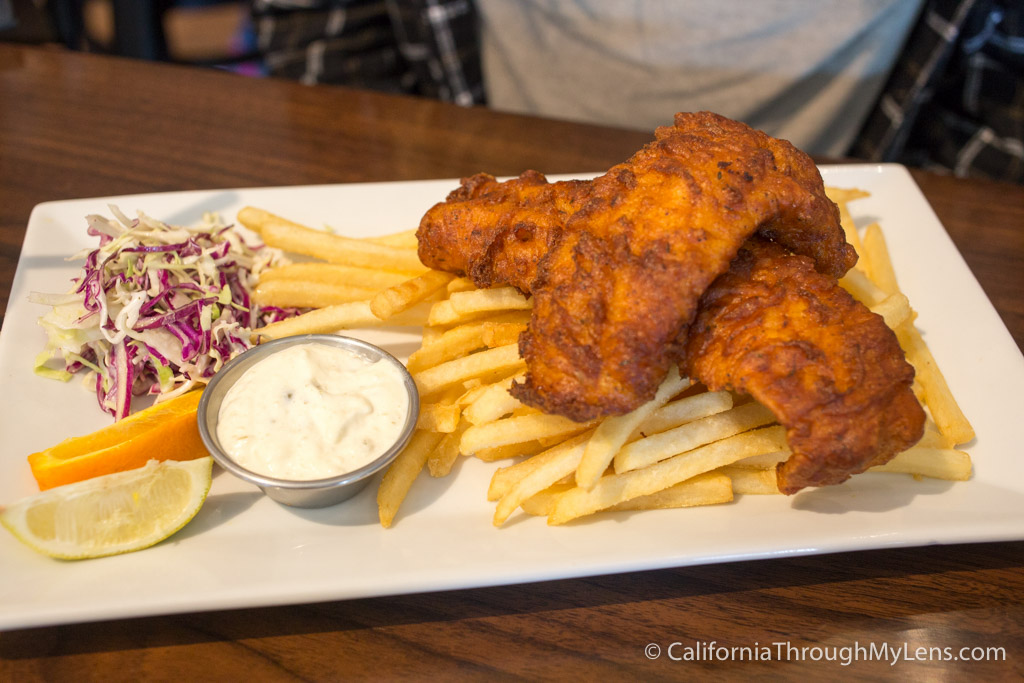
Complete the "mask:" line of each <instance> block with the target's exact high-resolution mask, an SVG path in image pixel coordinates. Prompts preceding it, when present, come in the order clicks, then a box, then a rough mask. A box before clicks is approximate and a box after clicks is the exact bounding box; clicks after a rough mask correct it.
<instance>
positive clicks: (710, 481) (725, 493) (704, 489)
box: [604, 472, 733, 512]
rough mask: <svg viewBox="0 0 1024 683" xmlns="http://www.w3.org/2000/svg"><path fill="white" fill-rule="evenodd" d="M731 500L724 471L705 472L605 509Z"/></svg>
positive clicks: (663, 507)
mask: <svg viewBox="0 0 1024 683" xmlns="http://www.w3.org/2000/svg"><path fill="white" fill-rule="evenodd" d="M732 499H733V486H732V480H731V479H729V477H727V476H725V475H724V474H719V473H717V472H705V473H704V474H698V475H697V476H696V477H691V478H689V479H687V480H686V481H681V482H679V483H678V484H674V485H672V486H669V487H668V488H665V489H662V490H660V491H655V492H654V493H650V494H648V495H646V496H637V497H636V498H630V499H629V500H624V501H622V502H621V503H616V504H615V505H612V506H611V507H607V508H605V509H604V512H618V511H622V510H668V509H671V508H689V507H696V506H698V505H719V504H721V503H729V502H731V501H732Z"/></svg>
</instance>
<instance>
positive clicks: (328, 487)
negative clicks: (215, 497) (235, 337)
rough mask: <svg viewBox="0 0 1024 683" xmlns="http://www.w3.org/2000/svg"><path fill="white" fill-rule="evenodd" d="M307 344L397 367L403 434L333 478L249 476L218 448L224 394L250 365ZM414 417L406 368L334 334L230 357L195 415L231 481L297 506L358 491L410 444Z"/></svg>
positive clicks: (415, 400) (415, 401)
mask: <svg viewBox="0 0 1024 683" xmlns="http://www.w3.org/2000/svg"><path fill="white" fill-rule="evenodd" d="M310 343H320V344H331V345H333V346H340V347H342V348H344V349H347V350H349V351H351V352H353V353H355V354H357V355H359V356H362V357H363V358H366V359H367V360H370V361H373V362H376V361H383V362H386V363H391V364H392V365H394V366H395V367H396V368H398V369H399V370H400V372H401V374H402V379H403V382H404V385H405V390H406V393H407V394H408V396H409V412H408V414H407V415H406V418H405V424H404V425H403V427H402V432H401V434H400V435H399V437H398V440H397V441H396V442H395V443H394V445H392V446H391V448H389V449H388V450H387V451H385V452H384V453H382V454H381V455H380V456H379V457H378V458H377V459H376V460H374V461H372V462H370V463H367V464H366V465H363V466H362V467H360V468H359V469H357V470H353V471H351V472H348V473H346V474H341V475H338V476H336V477H330V478H328V479H311V480H290V479H276V478H274V477H268V476H266V475H262V474H257V473H256V472H251V471H249V470H247V469H245V468H244V467H242V466H241V465H239V464H238V463H236V462H235V461H234V460H232V459H231V457H230V456H228V455H227V453H225V452H224V450H223V449H222V448H221V445H220V440H219V439H218V438H217V421H218V418H219V415H220V406H221V403H222V402H223V400H224V396H225V395H226V394H227V392H228V390H229V389H230V388H231V387H232V386H233V385H234V383H235V382H236V381H238V378H239V377H241V376H242V374H243V373H245V371H246V370H248V369H249V368H250V367H252V366H253V365H254V364H255V363H257V362H259V361H260V360H262V359H264V358H266V357H267V356H269V355H270V354H272V353H276V352H278V351H281V350H282V349H285V348H288V347H289V346H295V345H299V344H310ZM418 417H419V392H418V391H417V390H416V383H415V382H414V381H413V379H412V376H411V375H410V374H409V371H408V370H407V369H406V368H405V366H404V365H402V363H401V362H400V361H399V360H398V359H397V358H395V357H394V356H392V355H391V354H390V353H388V352H387V351H385V350H384V349H382V348H380V347H378V346H374V345H373V344H370V343H368V342H364V341H361V340H359V339H353V338H351V337H343V336H341V335H336V334H304V335H298V336H294V337H284V338H282V339H275V340H274V341H270V342H265V343H263V344H260V345H258V346H254V347H253V348H251V349H249V350H248V351H246V352H245V353H242V354H240V355H239V356H237V357H235V358H234V359H233V360H232V361H231V362H230V363H227V364H226V365H225V366H224V367H223V368H221V370H220V372H218V373H217V374H216V375H214V377H213V379H212V380H211V381H210V383H209V384H208V385H207V386H206V389H205V390H203V396H202V398H201V399H200V400H199V409H198V412H197V418H198V423H199V434H200V436H201V437H202V439H203V443H204V444H205V445H206V448H207V450H209V451H210V454H211V455H212V456H213V459H214V460H216V461H217V464H219V465H220V466H221V467H223V468H224V469H226V470H227V471H228V472H230V473H231V474H233V475H235V476H236V477H238V478H240V479H243V480H244V481H247V482H249V483H252V484H255V485H256V486H258V487H260V488H261V489H263V492H264V493H266V494H267V495H268V496H269V497H270V498H272V499H273V500H276V501H277V502H279V503H282V504H284V505H290V506H293V507H301V508H318V507H327V506H328V505H336V504H338V503H340V502H342V501H343V500H346V499H348V498H351V497H352V496H354V495H355V494H356V493H358V492H359V491H360V490H361V489H362V488H363V487H364V486H366V484H367V483H369V481H370V479H371V478H372V477H373V475H375V474H376V473H378V472H380V471H381V470H382V469H384V468H385V467H387V466H388V465H389V464H391V461H392V460H394V459H395V458H396V457H397V456H398V454H399V453H400V452H401V451H402V449H403V448H404V447H405V444H406V442H408V441H409V437H410V436H412V432H413V430H414V429H415V428H416V420H417V418H418Z"/></svg>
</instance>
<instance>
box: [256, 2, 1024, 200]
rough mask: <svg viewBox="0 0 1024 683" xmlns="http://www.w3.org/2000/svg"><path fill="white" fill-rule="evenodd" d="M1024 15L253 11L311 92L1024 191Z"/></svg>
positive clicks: (1003, 8)
mask: <svg viewBox="0 0 1024 683" xmlns="http://www.w3.org/2000/svg"><path fill="white" fill-rule="evenodd" d="M1020 4H1021V3H1019V2H1011V0H759V1H758V2H736V1H735V0H732V1H730V0H718V1H717V2H710V1H707V0H574V1H573V2H568V1H564V0H516V1H515V2H511V1H509V0H475V2H474V1H473V0H253V5H252V7H253V9H252V12H253V19H254V26H255V29H256V34H257V38H258V45H259V49H260V52H261V53H262V54H263V55H264V58H265V63H266V66H267V70H268V72H269V73H270V74H271V75H276V76H283V77H288V78H294V79H297V80H300V81H302V82H305V83H340V84H346V85H351V86H356V87H367V88H373V89H377V90H384V91H388V92H400V93H406V94H417V95H424V96H429V97H437V98H439V99H442V100H446V101H450V102H455V103H457V104H461V105H474V104H487V105H488V106H490V107H492V108H494V109H498V110H503V111H512V112H519V113H526V114H534V115H539V116H546V117H553V118H562V119H569V120H575V121H580V122H587V123H595V124H601V125H611V126H620V127H627V128H634V129H639V130H649V129H650V128H651V127H653V126H656V125H663V124H667V123H670V122H671V116H672V114H673V113H675V112H676V111H695V110H700V109H707V110H711V111H715V112H718V113H720V114H723V115H725V116H728V117H730V118H735V119H739V120H742V121H744V122H745V123H748V124H750V125H751V126H753V127H755V128H759V129H761V130H764V131H765V132H767V133H768V134H770V135H773V136H776V137H782V138H786V139H788V140H790V141H791V142H793V144H795V145H796V146H797V147H799V148H801V149H803V150H804V151H807V152H809V153H811V154H815V155H818V156H824V157H833V158H838V157H844V156H855V157H858V158H862V159H867V160H873V161H897V162H901V163H907V164H910V165H922V166H926V167H928V168H932V169H935V170H942V169H945V170H949V171H953V172H956V173H957V174H959V175H963V176H968V175H975V176H984V177H995V178H1000V179H1004V180H1010V181H1015V182H1024V176H1022V169H1021V159H1022V157H1024V154H1022V152H1024V148H1022V144H1021V141H1022V139H1024V136H1022V130H1021V119H1022V113H1021V112H1022V107H1021V103H1020V99H1021V97H1024V88H1021V87H1018V86H1020V85H1021V57H1022V54H1021V53H1022V47H1021V43H1022V41H1024V26H1022V14H1024V9H1022V8H1021V7H1020ZM930 55H931V56H930ZM972 98H973V99H972ZM990 119H994V121H990Z"/></svg>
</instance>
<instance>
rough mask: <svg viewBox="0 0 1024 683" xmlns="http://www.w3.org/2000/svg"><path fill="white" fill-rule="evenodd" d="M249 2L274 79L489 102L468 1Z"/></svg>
mask: <svg viewBox="0 0 1024 683" xmlns="http://www.w3.org/2000/svg"><path fill="white" fill-rule="evenodd" d="M251 7H252V9H251V12H252V18H253V25H254V27H255V29H256V35H257V48H258V50H259V52H260V54H261V55H262V57H263V61H264V64H265V66H266V69H267V72H268V73H269V74H270V75H272V76H280V77H283V78H290V79H294V80H299V81H301V82H303V83H308V84H313V83H336V84H342V85H348V86H352V87H358V88H368V89H372V90H381V91H385V92H394V93H404V94H412V95H423V96H426V97H434V98H438V99H441V100H445V101H448V102H455V103H457V104H462V105H471V104H478V103H482V102H483V101H484V89H483V79H482V76H481V71H480V50H479V40H478V32H477V15H476V10H475V7H474V5H473V3H472V2H471V0H254V1H253V3H252V6H251Z"/></svg>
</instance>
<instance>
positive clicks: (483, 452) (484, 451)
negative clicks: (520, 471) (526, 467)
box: [473, 441, 546, 462]
mask: <svg viewBox="0 0 1024 683" xmlns="http://www.w3.org/2000/svg"><path fill="white" fill-rule="evenodd" d="M545 448H546V446H544V445H543V444H541V442H540V441H524V442H522V443H510V444H506V445H505V446H494V447H492V448H481V449H480V450H478V451H477V452H476V453H473V456H474V457H476V459H477V460H482V461H484V462H497V461H499V460H508V459H510V458H519V457H522V456H524V455H537V454H538V453H540V452H541V451H543V450H544V449H545Z"/></svg>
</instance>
